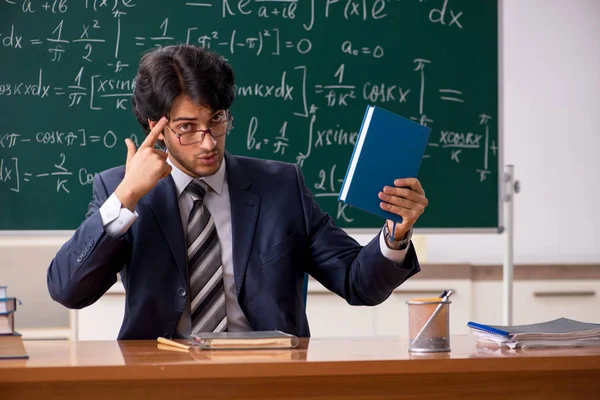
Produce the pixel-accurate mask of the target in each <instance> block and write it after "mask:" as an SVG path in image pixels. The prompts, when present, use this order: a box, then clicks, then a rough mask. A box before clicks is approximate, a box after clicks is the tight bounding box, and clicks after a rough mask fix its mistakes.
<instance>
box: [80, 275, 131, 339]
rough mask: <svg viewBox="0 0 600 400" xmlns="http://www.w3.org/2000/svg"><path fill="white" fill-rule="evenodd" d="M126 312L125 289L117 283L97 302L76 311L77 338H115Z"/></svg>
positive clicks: (119, 282)
mask: <svg viewBox="0 0 600 400" xmlns="http://www.w3.org/2000/svg"><path fill="white" fill-rule="evenodd" d="M124 314H125V289H124V288H123V284H122V283H121V281H118V282H117V283H115V284H114V285H113V286H112V287H111V288H110V289H109V290H108V291H107V292H106V293H105V294H104V296H102V297H101V298H100V299H98V301H97V302H95V303H94V304H92V305H91V306H89V307H86V308H84V309H82V310H77V311H76V317H75V325H76V327H77V334H76V337H77V340H115V339H116V338H117V336H118V334H119V329H121V323H122V322H123V316H124Z"/></svg>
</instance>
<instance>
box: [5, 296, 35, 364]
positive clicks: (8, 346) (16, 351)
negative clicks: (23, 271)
mask: <svg viewBox="0 0 600 400" xmlns="http://www.w3.org/2000/svg"><path fill="white" fill-rule="evenodd" d="M16 311H17V299H16V298H14V297H8V290H7V288H6V286H0V360H2V359H13V358H28V357H27V353H26V352H25V347H24V346H23V340H22V339H21V335H20V334H19V333H17V332H15V313H16Z"/></svg>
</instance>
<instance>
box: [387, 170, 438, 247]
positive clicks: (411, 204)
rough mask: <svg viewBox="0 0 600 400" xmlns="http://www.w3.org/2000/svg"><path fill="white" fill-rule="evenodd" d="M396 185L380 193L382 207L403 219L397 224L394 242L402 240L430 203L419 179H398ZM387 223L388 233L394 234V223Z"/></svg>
mask: <svg viewBox="0 0 600 400" xmlns="http://www.w3.org/2000/svg"><path fill="white" fill-rule="evenodd" d="M394 185H395V186H394V187H392V186H386V187H384V188H383V192H379V198H380V199H381V200H382V202H381V204H380V207H381V208H382V209H383V210H385V211H389V212H391V213H394V214H397V215H400V216H401V217H402V223H397V224H396V232H394V240H402V239H404V237H405V236H406V233H407V232H408V231H409V230H411V228H412V227H413V225H414V224H415V222H417V219H419V217H420V216H421V214H423V212H424V211H425V207H427V204H429V201H428V200H427V198H426V197H425V191H424V190H423V188H422V187H421V183H420V182H419V180H418V179H417V178H405V179H396V180H395V181H394ZM386 223H387V227H388V231H389V232H392V227H393V225H394V221H392V220H389V219H388V220H387V221H386Z"/></svg>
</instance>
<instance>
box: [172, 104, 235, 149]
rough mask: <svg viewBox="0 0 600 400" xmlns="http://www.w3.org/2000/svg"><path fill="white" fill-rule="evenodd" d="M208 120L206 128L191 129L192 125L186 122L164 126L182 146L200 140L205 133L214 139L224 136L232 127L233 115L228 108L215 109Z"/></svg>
mask: <svg viewBox="0 0 600 400" xmlns="http://www.w3.org/2000/svg"><path fill="white" fill-rule="evenodd" d="M210 120H211V122H210V126H209V127H208V129H198V130H192V129H193V126H194V125H193V124H191V123H188V122H186V123H184V124H181V125H179V126H178V127H176V128H171V127H170V126H169V125H166V127H167V128H169V130H170V131H171V132H173V135H175V137H176V138H177V140H179V144H180V145H182V146H190V145H192V144H196V143H200V142H202V141H203V140H204V136H205V135H206V134H207V133H208V134H209V135H210V136H212V137H213V138H215V139H216V138H218V137H221V136H225V135H226V134H228V133H229V132H230V131H231V130H232V129H233V116H232V115H231V112H229V110H219V111H217V112H216V113H214V114H213V115H212V116H211V117H210Z"/></svg>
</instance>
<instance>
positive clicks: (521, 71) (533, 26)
mask: <svg viewBox="0 0 600 400" xmlns="http://www.w3.org/2000/svg"><path fill="white" fill-rule="evenodd" d="M502 2H503V5H502V14H503V15H502V19H503V21H502V22H501V25H502V26H501V30H502V31H503V35H502V43H501V44H502V47H501V48H502V53H503V54H502V56H503V59H502V63H501V67H500V70H501V71H502V72H503V81H504V86H503V88H502V90H503V94H504V99H503V101H502V103H501V105H502V107H503V109H504V121H503V122H504V161H505V163H506V164H513V165H514V166H515V176H516V178H517V179H518V180H519V181H520V182H521V193H519V194H518V195H517V196H516V199H515V214H514V215H515V249H514V251H515V262H516V263H536V262H556V263H585V262H592V263H599V262H600V156H599V153H600V127H599V126H598V121H599V119H598V116H599V115H600V1H599V0H502ZM502 258H503V239H502V237H501V236H500V235H452V236H448V235H430V236H428V237H427V259H428V261H431V262H438V261H439V262H454V261H469V262H476V263H495V264H499V263H501V262H502Z"/></svg>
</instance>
